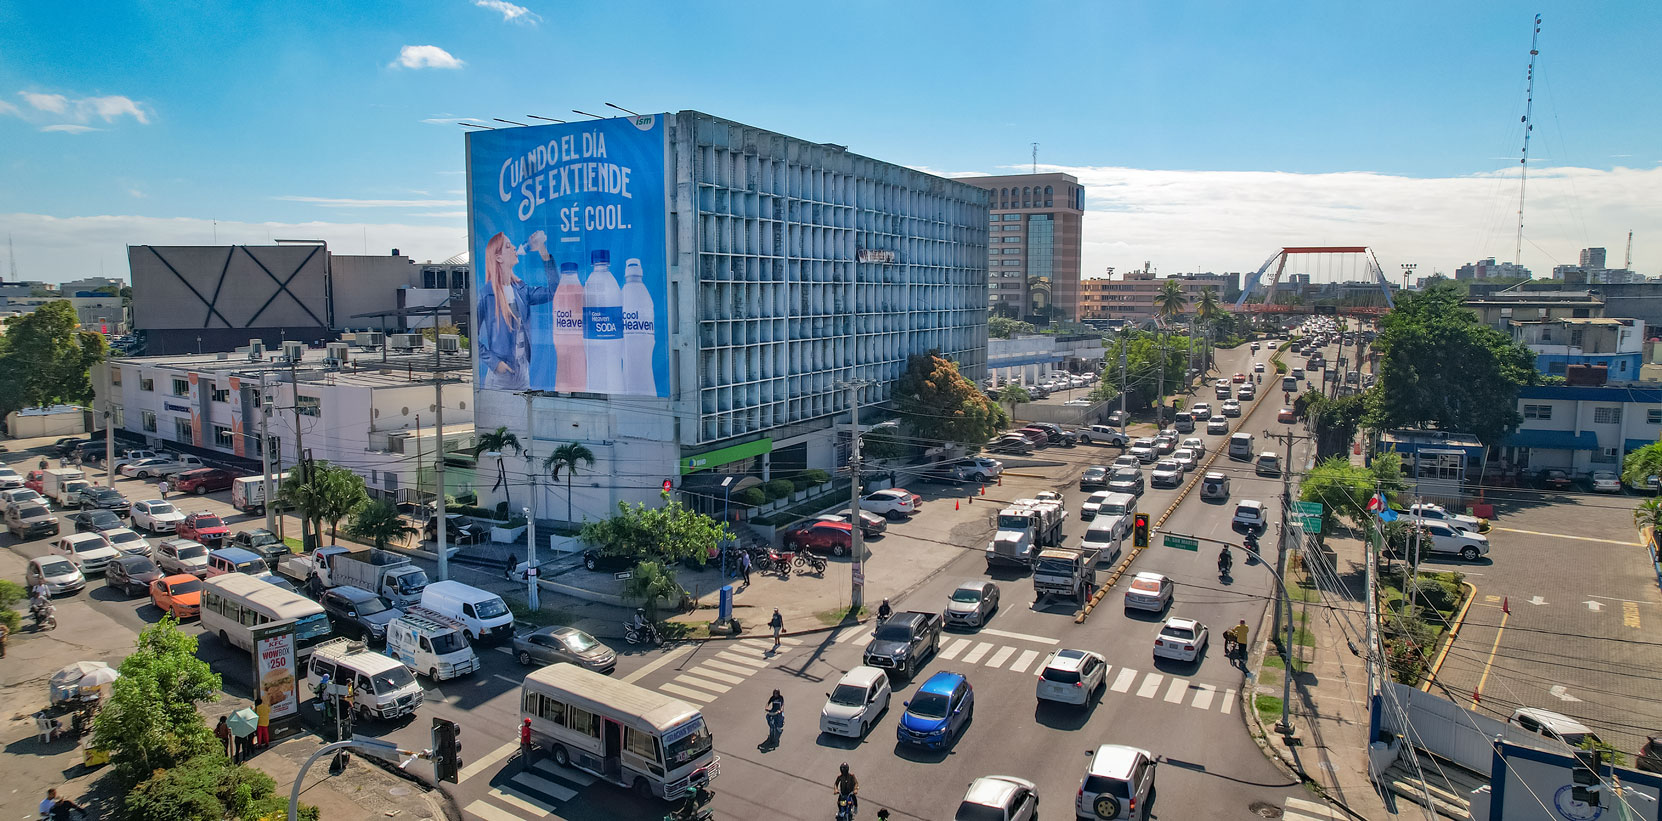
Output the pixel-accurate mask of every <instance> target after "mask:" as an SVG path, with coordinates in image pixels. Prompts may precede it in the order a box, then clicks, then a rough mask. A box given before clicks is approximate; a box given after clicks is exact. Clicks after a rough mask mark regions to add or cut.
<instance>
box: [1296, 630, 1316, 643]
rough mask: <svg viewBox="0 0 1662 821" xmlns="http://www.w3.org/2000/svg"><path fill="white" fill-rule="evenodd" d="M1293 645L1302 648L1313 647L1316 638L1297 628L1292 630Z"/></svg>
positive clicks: (1308, 632) (1307, 631)
mask: <svg viewBox="0 0 1662 821" xmlns="http://www.w3.org/2000/svg"><path fill="white" fill-rule="evenodd" d="M1293 643H1294V644H1297V645H1300V646H1303V647H1315V646H1316V637H1315V636H1313V635H1311V634H1310V631H1309V630H1306V629H1304V628H1303V627H1299V628H1296V629H1294V630H1293Z"/></svg>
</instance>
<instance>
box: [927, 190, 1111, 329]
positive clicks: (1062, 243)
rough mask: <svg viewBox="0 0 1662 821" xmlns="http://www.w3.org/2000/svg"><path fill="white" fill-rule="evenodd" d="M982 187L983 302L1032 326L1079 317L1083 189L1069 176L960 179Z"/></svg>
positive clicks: (1083, 208)
mask: <svg viewBox="0 0 1662 821" xmlns="http://www.w3.org/2000/svg"><path fill="white" fill-rule="evenodd" d="M957 181H958V182H967V183H969V184H970V185H973V186H976V187H977V188H982V189H985V190H986V191H987V207H988V210H989V211H990V212H991V213H989V214H988V217H987V229H988V235H987V306H988V308H990V309H991V310H992V311H993V312H994V313H998V314H1004V315H1007V316H1014V317H1017V318H1020V319H1023V320H1026V321H1028V322H1032V323H1034V324H1035V325H1045V324H1048V323H1049V322H1050V321H1051V320H1052V319H1057V320H1069V319H1080V318H1081V316H1080V313H1079V260H1080V246H1081V244H1082V242H1083V234H1084V232H1083V230H1082V223H1083V221H1084V217H1085V189H1084V187H1082V186H1081V185H1080V184H1079V180H1077V179H1075V178H1074V177H1073V176H1072V175H1069V174H1009V175H1006V176H1001V177H961V178H959V179H958V180H957Z"/></svg>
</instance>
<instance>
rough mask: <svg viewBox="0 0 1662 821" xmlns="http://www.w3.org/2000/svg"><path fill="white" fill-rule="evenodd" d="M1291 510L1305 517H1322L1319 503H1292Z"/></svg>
mask: <svg viewBox="0 0 1662 821" xmlns="http://www.w3.org/2000/svg"><path fill="white" fill-rule="evenodd" d="M1293 510H1294V511H1296V512H1298V513H1302V514H1304V515H1305V516H1320V515H1322V503H1321V502H1294V503H1293Z"/></svg>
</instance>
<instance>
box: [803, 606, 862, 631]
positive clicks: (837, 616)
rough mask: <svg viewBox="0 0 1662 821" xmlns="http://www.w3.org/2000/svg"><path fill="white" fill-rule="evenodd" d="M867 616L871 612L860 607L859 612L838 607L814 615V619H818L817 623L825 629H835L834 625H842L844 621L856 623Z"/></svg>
mask: <svg viewBox="0 0 1662 821" xmlns="http://www.w3.org/2000/svg"><path fill="white" fill-rule="evenodd" d="M868 615H871V611H870V610H868V609H866V608H865V607H861V608H860V609H859V610H855V609H853V608H849V607H838V608H833V609H830V610H821V611H820V612H818V613H815V614H814V618H815V619H818V620H819V623H820V624H823V625H825V626H826V627H835V626H836V625H839V624H842V623H843V622H844V621H856V620H859V619H863V618H865V617H866V616H868Z"/></svg>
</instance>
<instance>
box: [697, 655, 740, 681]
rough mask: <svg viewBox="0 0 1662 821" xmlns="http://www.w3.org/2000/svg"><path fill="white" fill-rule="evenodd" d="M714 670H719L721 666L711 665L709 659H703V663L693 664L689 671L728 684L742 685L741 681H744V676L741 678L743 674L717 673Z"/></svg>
mask: <svg viewBox="0 0 1662 821" xmlns="http://www.w3.org/2000/svg"><path fill="white" fill-rule="evenodd" d="M716 670H721V668H718V666H711V665H710V661H705V663H701V665H698V666H695V668H693V670H691V671H693V673H696V675H701V676H705V678H710V680H715V681H723V683H728V685H743V683H745V678H743V676H735V675H728V673H718V671H716Z"/></svg>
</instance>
